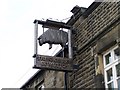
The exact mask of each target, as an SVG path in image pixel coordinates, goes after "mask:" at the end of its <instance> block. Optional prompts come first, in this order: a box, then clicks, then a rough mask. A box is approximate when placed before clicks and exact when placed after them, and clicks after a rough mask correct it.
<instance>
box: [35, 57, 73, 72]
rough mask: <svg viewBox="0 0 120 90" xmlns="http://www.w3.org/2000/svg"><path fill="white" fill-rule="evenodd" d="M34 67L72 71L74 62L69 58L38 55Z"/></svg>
mask: <svg viewBox="0 0 120 90" xmlns="http://www.w3.org/2000/svg"><path fill="white" fill-rule="evenodd" d="M34 68H37V69H47V70H58V71H72V70H73V69H72V63H71V60H70V59H68V58H62V57H53V56H44V55H37V56H36V60H35V65H34Z"/></svg>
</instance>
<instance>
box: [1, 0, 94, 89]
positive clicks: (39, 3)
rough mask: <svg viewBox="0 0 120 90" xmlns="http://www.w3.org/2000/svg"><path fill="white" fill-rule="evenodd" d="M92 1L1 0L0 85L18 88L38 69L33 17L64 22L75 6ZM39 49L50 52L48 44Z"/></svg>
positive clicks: (43, 52) (42, 51)
mask: <svg viewBox="0 0 120 90" xmlns="http://www.w3.org/2000/svg"><path fill="white" fill-rule="evenodd" d="M93 1H94V0H0V88H19V87H21V86H22V85H23V84H24V83H25V82H26V81H27V80H28V79H29V78H30V77H31V76H32V75H33V74H34V73H35V72H36V71H37V70H36V69H33V68H32V67H33V64H34V59H33V58H32V56H33V54H34V49H33V48H34V46H33V45H34V37H33V35H34V33H33V32H34V24H33V21H34V19H39V20H41V19H42V18H44V19H50V18H52V20H59V21H61V20H62V19H65V18H68V17H70V16H71V15H72V13H71V12H70V10H71V9H72V8H73V7H74V6H75V5H78V6H80V7H88V6H89V5H90V4H91V3H92V2H93ZM39 27H40V26H39ZM39 30H40V29H39ZM41 31H42V30H41ZM40 34H42V32H41V33H40ZM54 49H55V50H56V49H57V48H54ZM55 50H53V51H55ZM40 51H41V53H42V54H49V51H48V47H46V48H44V49H43V48H42V49H41V50H40ZM53 54H54V53H50V55H53Z"/></svg>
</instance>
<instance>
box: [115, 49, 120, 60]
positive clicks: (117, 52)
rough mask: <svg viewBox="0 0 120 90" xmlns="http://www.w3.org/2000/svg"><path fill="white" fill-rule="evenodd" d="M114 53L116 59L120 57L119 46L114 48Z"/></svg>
mask: <svg viewBox="0 0 120 90" xmlns="http://www.w3.org/2000/svg"><path fill="white" fill-rule="evenodd" d="M114 55H115V60H116V59H119V58H120V51H119V49H118V48H117V49H115V50H114Z"/></svg>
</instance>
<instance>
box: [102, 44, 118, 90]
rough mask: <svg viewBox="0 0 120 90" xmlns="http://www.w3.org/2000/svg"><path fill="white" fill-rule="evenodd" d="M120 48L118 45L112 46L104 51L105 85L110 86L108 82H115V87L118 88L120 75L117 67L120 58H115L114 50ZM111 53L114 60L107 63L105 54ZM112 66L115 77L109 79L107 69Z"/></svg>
mask: <svg viewBox="0 0 120 90" xmlns="http://www.w3.org/2000/svg"><path fill="white" fill-rule="evenodd" d="M117 48H118V46H115V47H112V48H111V49H109V50H107V51H106V52H104V53H103V63H104V80H105V87H106V88H108V84H110V83H111V82H113V86H114V88H118V83H117V81H118V79H120V76H119V77H117V71H116V70H117V69H116V66H117V65H118V64H119V63H120V58H118V59H115V53H114V51H115V50H116V49H117ZM109 53H110V54H111V59H112V61H111V62H110V63H109V64H106V58H105V56H106V55H108V54H109ZM111 68H112V75H113V79H112V80H110V81H108V80H107V79H108V77H107V71H108V70H109V69H111Z"/></svg>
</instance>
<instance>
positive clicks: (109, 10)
mask: <svg viewBox="0 0 120 90" xmlns="http://www.w3.org/2000/svg"><path fill="white" fill-rule="evenodd" d="M118 4H119V3H117V2H102V3H101V4H100V5H99V6H98V7H97V8H96V9H95V10H94V11H93V12H92V13H91V14H89V15H88V17H87V18H85V19H84V20H82V21H81V18H84V16H81V17H80V18H79V19H78V20H77V21H76V23H75V24H74V28H76V29H77V31H76V32H77V33H76V35H74V36H73V38H74V44H73V46H77V47H78V51H77V54H76V55H74V60H73V61H74V64H78V65H79V68H78V70H76V71H73V72H72V74H70V87H71V88H98V87H99V86H103V87H104V85H102V84H104V83H103V82H102V81H99V82H96V81H95V80H96V79H98V78H96V76H97V75H99V76H100V74H102V75H103V71H101V72H100V73H99V74H98V73H96V69H98V68H96V58H97V59H99V56H98V52H97V45H98V44H97V42H98V40H100V39H101V37H103V36H104V35H105V34H107V33H108V32H110V31H112V30H114V28H115V27H117V26H116V25H118V23H116V22H118V19H119V17H120V13H119V10H118V8H120V6H119V5H118ZM100 66H101V67H103V65H101V64H100ZM100 69H101V68H100ZM97 71H99V70H97ZM100 77H101V76H100ZM101 78H102V77H101ZM98 83H99V84H100V85H98ZM97 85H98V86H97ZM101 88H102V87H101Z"/></svg>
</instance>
